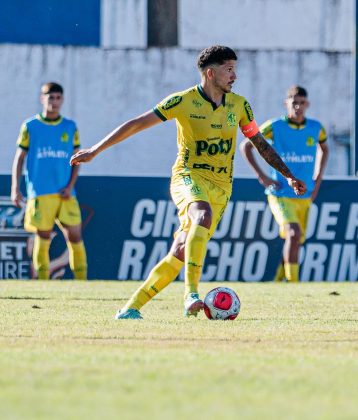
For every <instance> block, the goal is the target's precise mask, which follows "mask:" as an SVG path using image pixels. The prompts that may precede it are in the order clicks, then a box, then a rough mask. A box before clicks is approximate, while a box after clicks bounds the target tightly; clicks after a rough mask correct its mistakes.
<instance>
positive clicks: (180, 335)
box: [0, 281, 358, 419]
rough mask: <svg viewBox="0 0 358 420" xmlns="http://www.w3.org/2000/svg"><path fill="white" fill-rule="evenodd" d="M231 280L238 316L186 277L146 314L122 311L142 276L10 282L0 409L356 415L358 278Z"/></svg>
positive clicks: (4, 303) (158, 415)
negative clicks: (124, 315) (129, 316)
mask: <svg viewBox="0 0 358 420" xmlns="http://www.w3.org/2000/svg"><path fill="white" fill-rule="evenodd" d="M218 285H219V284H218V283H203V284H202V285H201V291H202V294H204V293H205V292H207V291H208V290H210V289H211V288H213V287H217V286H218ZM224 285H225V286H228V287H232V288H233V289H234V290H235V291H236V292H237V293H238V295H239V296H240V299H241V303H242V309H241V313H240V315H239V317H238V318H237V319H236V320H235V321H233V322H229V321H227V322H220V321H209V320H207V319H206V318H205V316H204V314H201V315H200V317H198V319H186V318H184V317H183V308H182V294H183V284H182V283H180V282H175V283H174V284H173V285H171V286H169V287H168V288H167V289H166V290H164V291H163V292H162V293H161V294H160V295H159V296H158V298H156V299H154V300H153V302H150V303H149V304H148V305H147V306H146V307H144V308H143V311H142V313H143V316H144V318H145V319H144V320H143V321H116V320H114V318H113V317H114V314H115V312H116V310H117V309H118V308H119V307H120V306H121V305H123V303H124V302H125V300H126V299H127V298H128V297H129V296H130V295H131V293H132V292H133V291H134V290H135V289H136V288H137V287H138V283H137V282H94V281H91V282H85V283H81V282H72V281H65V282H60V281H55V282H52V281H51V282H36V281H32V282H31V281H2V282H0V288H1V293H0V308H1V317H0V418H1V419H20V418H21V419H60V418H61V419H81V418H86V419H98V418H101V417H102V418H106V419H112V418H113V419H115V418H123V419H127V418H128V419H131V418H133V419H138V418H153V419H154V418H155V419H162V418H163V419H164V418H166V419H169V418H170V419H181V418H187V417H188V416H191V417H192V416H196V417H198V416H200V417H203V418H206V419H214V418H221V419H226V418H232V417H235V418H236V417H237V418H247V419H258V418H262V419H279V418H289V419H302V418H307V419H337V418H339V419H354V418H357V413H358V409H357V402H356V400H357V398H356V395H357V391H358V379H357V378H358V323H357V321H358V303H357V302H358V291H357V290H358V289H357V285H356V284H354V283H353V284H352V283H306V284H298V285H296V284H272V283H265V284H256V283H255V284H245V283H225V284H224Z"/></svg>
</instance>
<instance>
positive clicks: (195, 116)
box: [190, 114, 206, 120]
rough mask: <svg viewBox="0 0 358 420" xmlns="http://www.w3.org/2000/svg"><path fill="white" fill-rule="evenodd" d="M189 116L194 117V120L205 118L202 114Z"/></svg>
mask: <svg viewBox="0 0 358 420" xmlns="http://www.w3.org/2000/svg"><path fill="white" fill-rule="evenodd" d="M190 118H194V119H196V120H206V117H205V116H204V115H196V114H190Z"/></svg>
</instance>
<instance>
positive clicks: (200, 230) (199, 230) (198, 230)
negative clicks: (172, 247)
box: [184, 225, 209, 296]
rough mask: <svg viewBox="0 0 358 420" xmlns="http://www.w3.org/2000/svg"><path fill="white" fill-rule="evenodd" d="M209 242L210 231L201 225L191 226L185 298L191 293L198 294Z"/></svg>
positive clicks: (187, 254) (187, 245)
mask: <svg viewBox="0 0 358 420" xmlns="http://www.w3.org/2000/svg"><path fill="white" fill-rule="evenodd" d="M208 241H209V229H207V228H205V227H204V226H200V225H191V227H190V229H189V232H188V236H187V238H186V243H185V293H184V296H187V295H188V294H189V293H198V286H199V281H200V277H201V273H202V271H203V264H204V260H205V254H206V246H207V244H208Z"/></svg>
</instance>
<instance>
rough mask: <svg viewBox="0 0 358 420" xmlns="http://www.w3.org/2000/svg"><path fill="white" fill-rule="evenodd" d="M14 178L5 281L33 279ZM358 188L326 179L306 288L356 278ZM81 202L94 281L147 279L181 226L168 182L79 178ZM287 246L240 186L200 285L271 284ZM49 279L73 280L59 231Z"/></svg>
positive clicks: (262, 206)
mask: <svg viewBox="0 0 358 420" xmlns="http://www.w3.org/2000/svg"><path fill="white" fill-rule="evenodd" d="M9 191H10V176H6V175H2V176H0V196H1V197H0V278H9V279H11V278H31V276H32V275H33V273H32V268H31V261H30V256H31V252H32V242H33V238H32V235H30V234H28V233H27V232H25V231H24V230H23V227H22V223H23V216H24V209H16V208H15V207H14V206H13V205H12V204H11V201H10V197H9ZM357 193H358V181H357V180H354V179H352V180H348V179H347V180H326V181H324V182H323V184H322V187H321V191H320V194H319V198H318V200H317V202H315V203H314V204H313V205H312V209H311V214H310V220H309V226H308V231H307V241H306V243H305V245H304V246H303V247H302V252H301V255H300V259H301V279H302V281H322V280H326V281H356V280H357V279H358V255H357V238H358V194H357ZM77 195H78V197H79V201H80V204H81V208H82V215H83V225H84V230H83V236H84V241H85V245H86V249H87V254H88V265H89V278H90V279H118V280H141V279H145V278H146V276H147V275H148V273H149V271H150V269H151V268H152V267H153V266H154V265H155V264H156V263H157V262H158V261H159V260H160V259H161V258H162V257H164V256H165V255H166V253H167V252H168V249H169V247H170V244H171V242H172V238H173V233H174V232H175V230H176V229H177V227H178V220H177V216H176V208H175V206H174V204H173V203H172V201H171V199H170V196H169V179H168V178H134V177H91V176H89V177H87V176H84V177H80V178H79V180H78V183H77ZM282 245H283V242H282V240H281V239H280V238H279V236H278V227H277V225H276V223H275V221H274V219H273V217H272V215H271V212H270V210H269V208H268V206H267V203H266V198H265V196H264V193H263V189H262V187H261V185H259V183H258V182H257V180H255V179H236V180H235V181H234V189H233V195H232V198H231V201H230V202H229V205H228V207H227V209H226V212H225V214H224V216H223V219H222V221H221V223H220V225H219V227H218V229H217V231H216V233H215V235H214V237H213V238H212V240H211V241H210V242H209V245H208V252H207V257H206V263H205V267H204V271H203V279H202V280H203V281H215V280H227V281H246V282H250V281H268V280H271V279H272V278H273V276H274V273H275V270H276V267H277V264H278V262H279V261H280V259H281V253H282ZM50 254H51V277H52V278H71V272H70V270H69V268H68V253H67V249H66V245H65V242H64V240H63V238H62V235H61V233H60V231H59V230H58V229H55V232H54V235H53V240H52V245H51V249H50Z"/></svg>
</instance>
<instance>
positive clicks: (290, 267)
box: [285, 263, 299, 283]
mask: <svg viewBox="0 0 358 420" xmlns="http://www.w3.org/2000/svg"><path fill="white" fill-rule="evenodd" d="M285 276H286V279H287V281H289V282H290V283H298V282H299V277H298V276H299V267H298V264H297V263H296V264H292V263H285Z"/></svg>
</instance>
